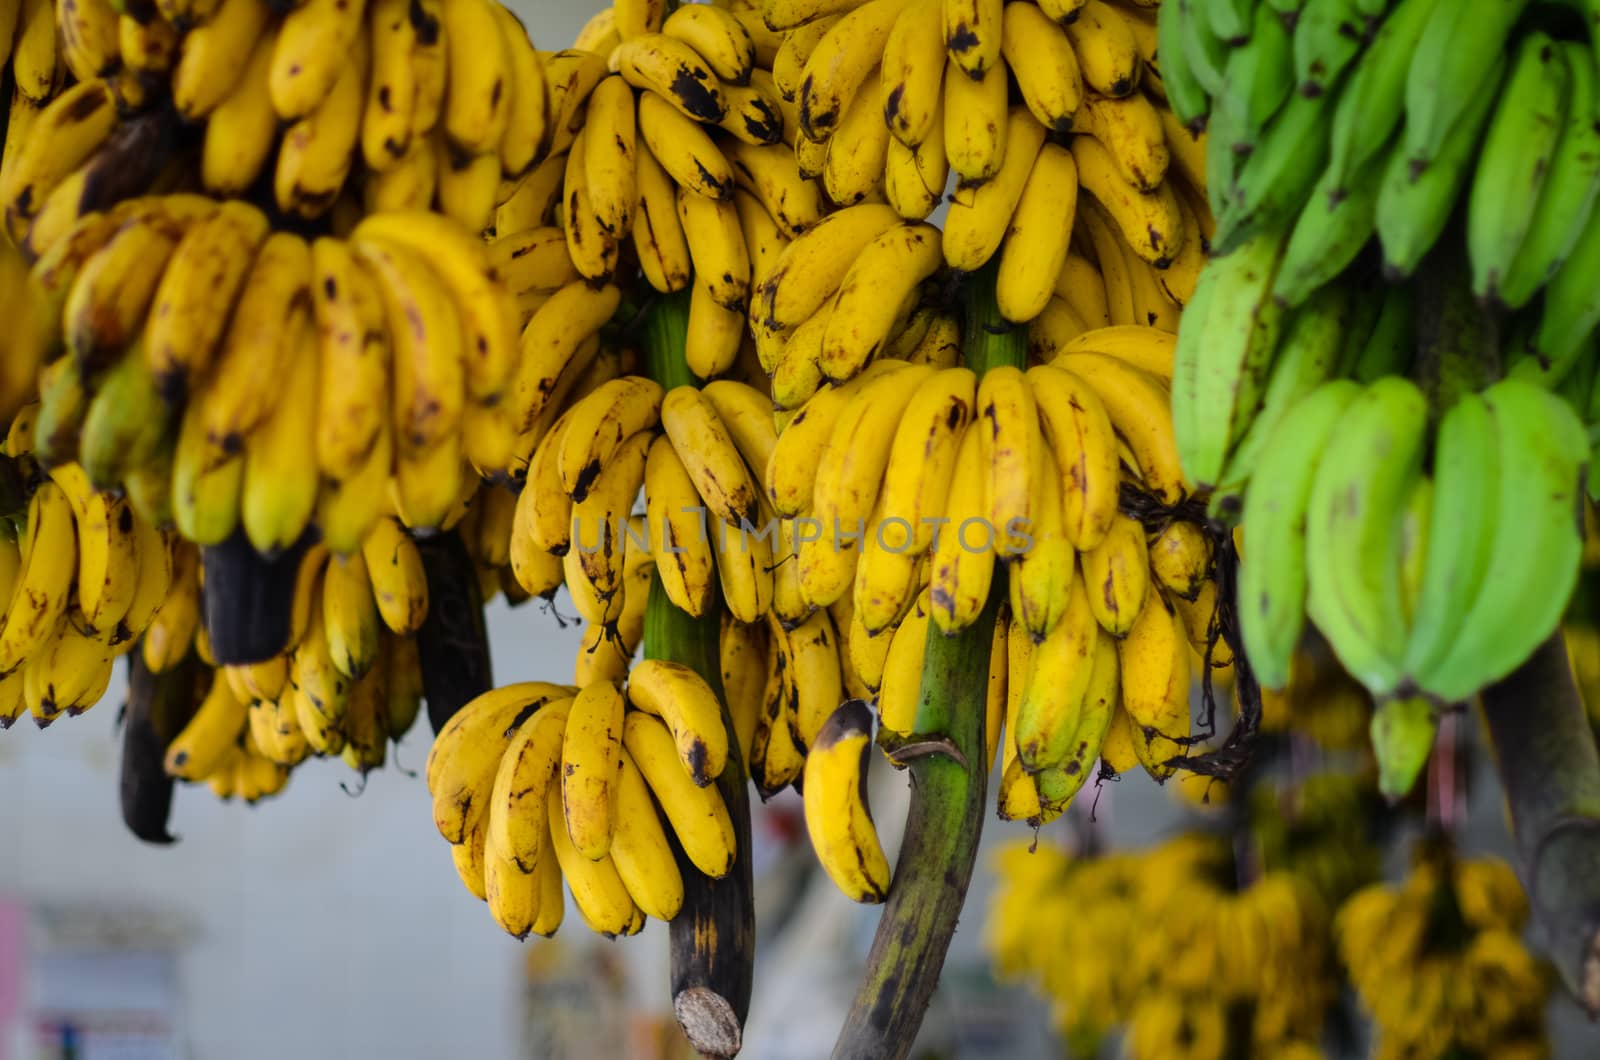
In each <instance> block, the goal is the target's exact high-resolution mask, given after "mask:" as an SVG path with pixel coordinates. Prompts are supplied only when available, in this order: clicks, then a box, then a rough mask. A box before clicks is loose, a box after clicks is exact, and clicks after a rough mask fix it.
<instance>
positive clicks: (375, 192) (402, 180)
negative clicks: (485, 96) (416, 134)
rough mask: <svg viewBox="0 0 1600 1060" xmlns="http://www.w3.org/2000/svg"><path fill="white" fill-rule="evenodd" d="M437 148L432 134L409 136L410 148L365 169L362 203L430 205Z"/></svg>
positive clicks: (383, 209) (372, 208) (375, 206)
mask: <svg viewBox="0 0 1600 1060" xmlns="http://www.w3.org/2000/svg"><path fill="white" fill-rule="evenodd" d="M439 150H440V145H439V143H438V141H437V140H436V139H435V138H434V137H432V136H423V137H420V138H418V139H415V140H412V141H411V148H410V150H408V151H407V152H406V153H405V155H404V156H402V157H401V158H399V159H397V160H396V161H395V162H394V163H393V164H392V165H390V166H389V167H388V168H387V169H384V170H382V171H375V172H369V173H368V174H367V178H366V184H365V185H364V187H363V188H362V203H363V205H364V206H365V207H366V210H367V212H368V213H388V212H390V211H394V210H426V209H428V208H430V207H431V206H432V205H433V199H434V192H435V191H437V190H438V183H439V170H440V168H441V166H440V163H439V159H438V157H437V155H438V152H439ZM557 175H559V170H558V171H557Z"/></svg>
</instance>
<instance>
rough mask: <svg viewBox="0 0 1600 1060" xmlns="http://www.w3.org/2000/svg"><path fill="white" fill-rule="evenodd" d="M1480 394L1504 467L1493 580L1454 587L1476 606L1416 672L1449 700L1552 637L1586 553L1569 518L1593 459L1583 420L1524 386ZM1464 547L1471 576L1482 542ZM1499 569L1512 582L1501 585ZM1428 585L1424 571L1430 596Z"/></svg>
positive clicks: (1492, 548) (1497, 675)
mask: <svg viewBox="0 0 1600 1060" xmlns="http://www.w3.org/2000/svg"><path fill="white" fill-rule="evenodd" d="M1483 396H1484V400H1485V401H1486V402H1487V404H1488V406H1489V412H1490V415H1491V417H1492V419H1493V421H1494V429H1495V446H1496V450H1497V453H1498V464H1499V475H1498V482H1497V483H1495V484H1494V485H1491V486H1489V490H1490V491H1492V495H1493V496H1494V497H1495V501H1494V503H1495V505H1496V508H1495V515H1494V516H1493V517H1491V518H1490V519H1489V520H1488V523H1489V525H1490V527H1491V528H1490V529H1489V530H1488V534H1489V536H1490V540H1491V543H1490V544H1489V545H1488V563H1487V566H1486V567H1485V570H1492V571H1494V572H1496V573H1495V577H1493V578H1485V579H1484V581H1483V582H1482V586H1483V588H1482V590H1481V591H1480V592H1479V593H1478V594H1477V596H1476V598H1475V599H1474V598H1471V597H1463V596H1459V595H1456V592H1457V591H1456V590H1455V589H1454V588H1453V587H1452V590H1451V596H1452V599H1453V600H1456V601H1461V600H1464V599H1471V600H1472V602H1471V605H1470V606H1469V607H1468V608H1467V611H1466V614H1465V616H1464V617H1462V618H1460V619H1459V624H1458V625H1456V627H1455V629H1454V630H1453V631H1452V632H1451V634H1450V635H1449V638H1448V640H1447V641H1446V644H1447V645H1448V647H1447V649H1446V650H1445V652H1444V654H1443V657H1442V658H1441V659H1440V660H1439V662H1438V664H1437V665H1436V666H1432V667H1426V668H1422V669H1419V670H1418V671H1417V672H1416V673H1415V674H1413V675H1412V676H1414V677H1415V679H1416V681H1417V683H1418V684H1419V685H1420V686H1421V687H1422V688H1423V689H1424V690H1426V691H1427V692H1429V693H1430V694H1432V695H1433V696H1435V697H1437V698H1438V699H1439V700H1441V701H1443V702H1447V703H1448V702H1456V701H1459V700H1462V699H1466V698H1468V697H1469V696H1471V695H1472V694H1473V693H1474V692H1476V691H1477V690H1478V688H1479V687H1481V686H1482V685H1484V684H1486V683H1488V682H1490V681H1497V680H1500V679H1501V678H1503V677H1504V676H1505V675H1506V674H1508V673H1510V672H1511V670H1512V669H1514V668H1515V667H1516V666H1517V665H1519V664H1520V663H1521V662H1522V661H1523V660H1525V659H1526V658H1527V657H1528V655H1529V654H1530V653H1531V652H1532V651H1533V650H1534V648H1535V646H1536V645H1538V644H1539V643H1540V642H1542V641H1543V640H1544V638H1546V637H1547V636H1549V635H1550V633H1551V632H1552V631H1553V630H1554V629H1555V627H1556V624H1557V622H1558V619H1559V615H1560V613H1561V610H1562V608H1563V607H1564V606H1565V601H1566V600H1567V599H1568V598H1569V597H1570V596H1571V593H1572V587H1573V585H1574V584H1575V583H1576V579H1577V577H1578V566H1579V554H1580V552H1581V551H1582V534H1581V533H1579V532H1575V527H1574V524H1573V523H1572V521H1571V520H1570V513H1571V511H1572V506H1573V504H1574V503H1575V494H1576V490H1577V489H1578V488H1579V487H1578V481H1579V477H1580V475H1579V470H1580V468H1581V465H1582V463H1583V461H1584V459H1585V456H1586V453H1587V447H1586V441H1585V438H1584V434H1583V430H1582V428H1581V424H1580V421H1579V420H1578V418H1577V417H1576V415H1574V414H1573V413H1572V412H1571V409H1570V406H1568V405H1566V404H1565V402H1563V401H1561V400H1560V398H1559V397H1557V396H1556V395H1553V394H1551V393H1550V392H1548V391H1546V390H1544V389H1543V388H1541V387H1538V386H1535V385H1533V384H1531V383H1527V382H1524V381H1522V380H1515V379H1511V380H1502V381H1501V382H1499V383H1496V384H1495V385H1494V386H1492V387H1490V388H1489V389H1488V390H1486V391H1485V392H1484V395H1483ZM1463 545H1464V546H1465V547H1466V548H1467V549H1469V550H1470V551H1468V552H1466V553H1465V554H1464V556H1463V558H1462V560H1461V562H1462V564H1463V570H1464V577H1463V580H1466V579H1468V578H1470V577H1471V574H1472V571H1473V570H1474V569H1475V562H1474V557H1475V556H1476V555H1478V554H1481V549H1482V547H1483V546H1482V544H1481V543H1475V542H1472V541H1470V540H1469V541H1466V542H1463ZM1474 545H1476V548H1474V547H1473V546H1474ZM1458 547H1459V546H1458ZM1429 566H1431V564H1429ZM1502 572H1503V573H1504V576H1505V577H1509V578H1510V579H1512V580H1511V581H1509V582H1508V581H1504V580H1502ZM1429 580H1430V579H1429V578H1428V576H1427V573H1426V572H1425V574H1424V583H1423V584H1424V593H1425V594H1426V592H1427V583H1428V581H1429ZM1456 606H1457V608H1458V609H1459V607H1460V604H1459V603H1457V605H1456ZM1508 618H1509V619H1511V620H1512V621H1513V622H1514V625H1507V624H1506V622H1507V619H1508ZM1407 654H1408V655H1409V654H1410V653H1409V651H1408V652H1407Z"/></svg>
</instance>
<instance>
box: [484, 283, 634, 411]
mask: <svg viewBox="0 0 1600 1060" xmlns="http://www.w3.org/2000/svg"><path fill="white" fill-rule="evenodd" d="M621 300H622V292H621V291H619V290H618V289H617V288H615V287H613V286H611V285H609V284H607V285H606V286H604V287H601V288H599V289H598V290H597V289H595V288H593V287H590V286H589V285H588V284H587V283H586V282H584V281H581V280H578V281H574V282H573V283H569V284H567V285H566V286H564V287H562V288H561V289H560V290H559V291H557V292H556V293H555V294H553V295H551V296H550V298H549V300H548V301H546V302H545V303H544V305H542V306H540V307H539V309H538V311H537V312H535V313H534V314H533V319H531V320H530V321H528V326H527V327H525V328H523V329H522V341H521V353H520V356H519V358H518V368H517V371H516V372H515V373H514V374H513V376H512V382H511V386H510V387H509V388H508V390H507V396H506V399H505V400H507V401H509V402H510V404H511V412H512V423H513V424H515V425H516V426H517V427H518V428H519V429H520V430H522V431H527V430H528V429H529V428H531V427H532V426H533V424H534V421H535V420H536V419H537V418H538V416H539V414H540V413H541V412H543V411H544V409H545V405H546V402H547V401H548V399H549V398H550V396H551V394H552V392H553V391H554V389H555V387H556V384H557V380H558V379H560V377H561V374H562V371H563V369H565V368H566V367H567V365H568V364H569V363H571V362H572V361H573V360H574V357H575V355H576V354H577V353H578V351H579V348H580V347H581V346H582V345H583V343H584V340H586V339H587V338H589V336H591V335H593V334H594V333H595V332H597V331H599V330H600V327H601V325H603V324H604V323H605V322H606V321H607V320H610V319H611V314H613V313H614V312H616V309H617V305H618V304H619V303H620V302H621Z"/></svg>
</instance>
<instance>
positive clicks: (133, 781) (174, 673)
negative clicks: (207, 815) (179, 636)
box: [117, 650, 221, 844]
mask: <svg viewBox="0 0 1600 1060" xmlns="http://www.w3.org/2000/svg"><path fill="white" fill-rule="evenodd" d="M199 676H200V667H199V666H198V664H197V661H196V660H195V658H194V657H193V656H190V657H189V659H187V660H186V661H184V662H183V663H180V664H179V665H177V666H175V667H173V668H172V669H170V670H168V671H167V672H165V673H162V674H152V673H151V672H150V669H149V667H147V666H145V664H144V652H142V651H137V650H136V651H133V652H130V653H129V655H128V709H127V713H126V715H125V716H124V717H123V719H122V766H121V769H120V775H119V778H118V782H117V790H118V800H119V802H120V803H121V806H122V823H123V824H125V825H127V826H128V831H130V832H132V833H133V834H134V836H135V837H136V838H138V839H141V840H143V841H144V842H146V843H157V844H167V843H172V842H175V841H176V839H177V837H176V836H174V835H172V834H171V833H170V832H168V831H167V818H168V816H169V815H170V814H171V813H172V788H173V778H172V777H171V775H169V774H168V773H167V771H166V769H165V767H164V766H163V764H162V763H163V762H164V761H165V760H166V756H167V744H169V743H171V742H172V738H173V737H174V736H176V735H178V733H179V732H181V731H182V730H183V727H184V726H185V725H187V724H188V723H189V719H190V718H191V717H192V716H193V715H194V712H195V708H196V707H197V706H198V705H199V703H200V698H201V697H200V696H198V695H196V694H195V679H196V678H197V677H199ZM218 680H221V678H220V677H219V678H218Z"/></svg>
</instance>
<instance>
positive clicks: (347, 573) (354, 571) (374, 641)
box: [322, 552, 383, 680]
mask: <svg viewBox="0 0 1600 1060" xmlns="http://www.w3.org/2000/svg"><path fill="white" fill-rule="evenodd" d="M322 625H323V631H324V633H325V634H326V636H327V638H328V654H329V656H330V657H331V658H332V660H333V666H334V669H336V670H338V671H339V672H340V673H342V674H344V675H345V676H346V677H348V678H350V679H351V680H357V679H359V678H360V677H361V676H362V675H364V674H365V673H366V672H367V671H368V670H369V669H370V668H371V667H372V665H373V664H374V663H375V662H377V661H378V652H379V646H380V645H381V644H382V639H381V637H380V633H381V631H382V628H383V627H382V619H381V618H380V616H379V614H378V604H377V601H376V600H375V599H373V595H372V579H371V578H370V577H369V576H368V574H367V563H366V559H365V558H364V557H363V556H362V555H361V554H360V553H359V552H358V553H356V554H354V555H351V556H348V557H338V556H335V557H333V558H331V559H330V560H329V561H328V567H327V570H326V572H325V573H324V574H323V580H322Z"/></svg>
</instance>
